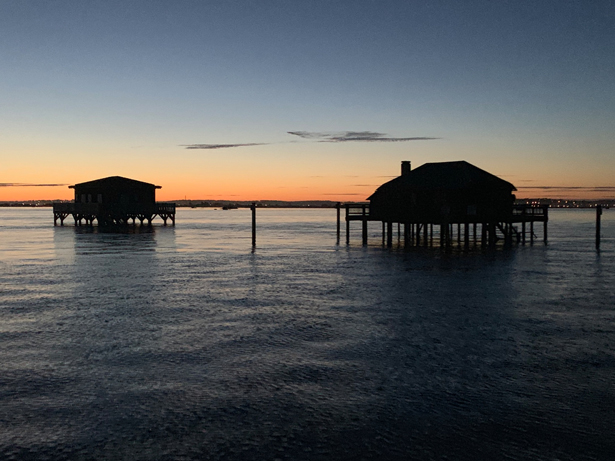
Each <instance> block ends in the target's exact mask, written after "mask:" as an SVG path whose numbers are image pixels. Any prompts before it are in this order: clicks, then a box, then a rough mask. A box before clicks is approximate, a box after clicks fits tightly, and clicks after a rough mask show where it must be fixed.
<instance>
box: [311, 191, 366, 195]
mask: <svg viewBox="0 0 615 461" xmlns="http://www.w3.org/2000/svg"><path fill="white" fill-rule="evenodd" d="M321 195H365V194H346V193H341V192H338V193H330V194H321Z"/></svg>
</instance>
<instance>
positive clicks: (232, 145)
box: [181, 142, 271, 149]
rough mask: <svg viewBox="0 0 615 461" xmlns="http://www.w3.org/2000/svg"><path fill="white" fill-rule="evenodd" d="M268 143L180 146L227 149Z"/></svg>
mask: <svg viewBox="0 0 615 461" xmlns="http://www.w3.org/2000/svg"><path fill="white" fill-rule="evenodd" d="M268 144H271V143H268V142H247V143H243V144H182V145H181V146H182V147H185V148H186V149H229V148H233V147H250V146H266V145H268Z"/></svg>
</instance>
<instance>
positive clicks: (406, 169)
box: [401, 160, 410, 176]
mask: <svg viewBox="0 0 615 461" xmlns="http://www.w3.org/2000/svg"><path fill="white" fill-rule="evenodd" d="M407 174H410V161H409V160H402V162H401V175H402V176H406V175H407Z"/></svg>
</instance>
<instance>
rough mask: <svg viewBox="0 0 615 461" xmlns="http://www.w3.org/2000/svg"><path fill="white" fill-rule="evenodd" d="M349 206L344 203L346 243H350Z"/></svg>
mask: <svg viewBox="0 0 615 461" xmlns="http://www.w3.org/2000/svg"><path fill="white" fill-rule="evenodd" d="M349 215H350V207H349V206H348V204H346V245H349V244H350V217H349Z"/></svg>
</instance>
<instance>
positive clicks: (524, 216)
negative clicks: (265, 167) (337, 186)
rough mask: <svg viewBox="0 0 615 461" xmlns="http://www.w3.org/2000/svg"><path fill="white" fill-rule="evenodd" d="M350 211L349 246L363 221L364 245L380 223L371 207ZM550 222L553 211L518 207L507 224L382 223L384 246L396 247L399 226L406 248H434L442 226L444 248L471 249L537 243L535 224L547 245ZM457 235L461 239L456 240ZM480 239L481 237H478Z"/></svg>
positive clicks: (348, 207) (360, 206)
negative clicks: (357, 224)
mask: <svg viewBox="0 0 615 461" xmlns="http://www.w3.org/2000/svg"><path fill="white" fill-rule="evenodd" d="M342 207H343V208H344V209H345V210H346V216H345V220H346V243H349V242H350V222H351V221H360V222H361V223H362V226H361V237H362V242H363V244H364V245H366V244H367V239H368V231H367V229H368V222H370V221H372V222H375V221H380V220H379V219H375V218H373V217H371V216H370V213H369V211H370V210H369V207H370V206H369V203H345V204H340V205H339V206H338V209H339V208H342ZM548 221H549V207H548V205H543V206H538V207H536V206H531V205H514V206H513V210H512V213H511V215H510V216H509V217H508V218H507V219H504V220H499V221H497V222H480V221H478V220H476V219H475V218H474V217H473V216H467V217H466V219H465V220H463V221H459V222H448V223H442V222H423V221H422V220H418V219H416V220H410V221H407V222H403V223H393V222H382V242H383V244H384V243H385V241H386V244H387V246H389V247H390V246H392V241H393V224H397V235H398V240H400V239H401V233H402V230H401V228H402V226H403V239H404V245H406V246H407V245H420V244H423V245H433V236H434V225H435V226H439V228H440V229H439V232H438V233H437V234H438V235H439V238H440V245H441V246H449V245H453V243H454V241H455V240H456V242H457V243H458V244H460V245H461V244H463V245H465V246H469V245H470V243H471V242H472V243H474V244H477V243H480V245H494V244H495V243H496V242H498V241H500V240H501V241H504V242H505V243H507V244H511V243H513V242H514V241H516V242H517V243H523V244H525V243H526V241H527V240H529V241H530V243H534V240H535V239H536V238H537V236H536V234H535V232H534V231H535V226H534V223H543V226H542V234H543V235H542V237H543V241H544V242H545V243H546V242H547V223H548ZM455 231H456V234H457V238H456V239H455ZM478 235H480V237H478ZM338 239H339V212H338Z"/></svg>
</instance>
